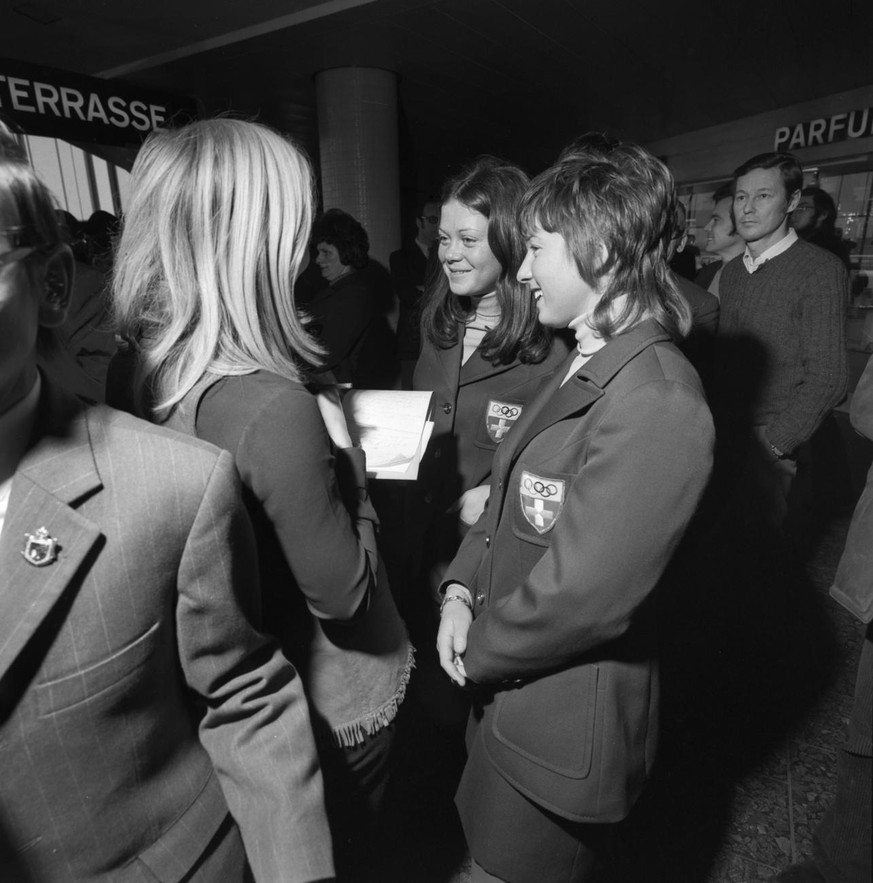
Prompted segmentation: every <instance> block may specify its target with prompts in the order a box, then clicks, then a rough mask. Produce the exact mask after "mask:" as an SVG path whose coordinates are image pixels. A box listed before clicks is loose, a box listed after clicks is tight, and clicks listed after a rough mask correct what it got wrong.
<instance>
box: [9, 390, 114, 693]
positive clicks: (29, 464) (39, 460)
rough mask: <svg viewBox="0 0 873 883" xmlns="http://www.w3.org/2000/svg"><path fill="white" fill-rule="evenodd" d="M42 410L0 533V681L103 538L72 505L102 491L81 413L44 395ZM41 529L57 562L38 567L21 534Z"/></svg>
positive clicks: (64, 399)
mask: <svg viewBox="0 0 873 883" xmlns="http://www.w3.org/2000/svg"><path fill="white" fill-rule="evenodd" d="M40 408H41V411H42V413H45V414H46V415H47V416H46V417H45V418H44V419H43V418H41V419H40V428H39V430H38V434H37V441H36V443H35V444H34V445H33V446H32V447H31V449H30V450H29V451H28V452H27V454H25V457H24V459H23V460H22V462H21V464H20V465H19V467H18V469H17V470H16V473H15V477H14V478H13V481H12V491H11V494H10V498H9V507H8V511H7V516H6V521H5V523H4V525H3V533H2V535H0V678H2V677H3V676H4V675H5V674H6V672H7V671H8V669H9V666H10V665H11V664H12V663H13V662H14V661H15V659H16V657H17V656H18V654H19V653H20V652H21V650H22V649H23V648H24V646H25V645H26V644H27V642H28V641H29V639H30V638H31V636H32V635H33V633H34V631H35V630H36V629H37V628H38V626H39V624H40V623H41V622H42V621H43V620H44V619H45V617H46V615H47V614H48V613H49V611H50V610H51V609H52V607H53V606H54V604H55V603H56V602H57V600H58V599H59V598H60V596H61V595H62V593H63V591H64V589H65V588H66V587H67V586H68V585H69V584H70V582H71V581H72V579H73V577H74V576H75V574H76V572H77V571H78V570H79V567H80V565H81V564H82V561H83V560H84V558H85V557H86V555H88V553H89V552H90V551H91V549H92V548H93V547H94V545H95V543H96V542H97V541H98V539H99V538H100V536H101V531H100V528H99V527H98V526H97V525H96V524H94V523H93V522H91V521H89V520H88V519H87V518H84V517H83V516H82V515H80V514H79V513H78V512H76V511H75V510H74V509H73V508H72V507H71V504H72V503H74V502H75V501H76V500H78V499H81V498H82V497H83V496H86V495H89V494H91V493H93V492H95V491H96V490H98V489H99V488H100V487H101V481H100V476H99V473H98V471H97V465H96V463H95V461H94V454H93V450H92V447H91V439H90V434H89V430H88V424H87V421H86V419H85V417H84V416H83V415H82V414H81V407H80V406H78V403H77V402H76V401H75V400H74V399H73V400H71V399H69V398H67V397H66V396H65V395H64V394H58V393H56V392H55V391H54V390H50V389H47V390H45V391H44V393H43V398H42V401H41V404H40ZM46 409H47V410H46ZM41 527H44V528H45V530H46V532H47V534H48V535H49V536H50V537H52V538H53V539H55V540H56V541H57V544H58V546H57V555H56V558H55V559H54V560H53V561H51V562H50V563H48V564H45V565H44V566H41V567H38V566H36V565H34V564H32V563H30V561H29V560H27V559H26V558H25V557H24V555H23V554H22V553H23V552H24V549H25V545H26V543H27V536H28V535H33V534H36V532H37V531H38V530H39V528H41Z"/></svg>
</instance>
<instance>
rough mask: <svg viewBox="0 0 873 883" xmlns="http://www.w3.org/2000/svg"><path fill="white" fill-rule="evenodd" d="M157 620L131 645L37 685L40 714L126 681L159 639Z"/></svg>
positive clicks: (65, 708)
mask: <svg viewBox="0 0 873 883" xmlns="http://www.w3.org/2000/svg"><path fill="white" fill-rule="evenodd" d="M159 627H160V623H159V622H156V623H155V624H154V625H152V626H151V627H150V628H149V629H148V631H147V632H145V633H144V634H142V635H140V636H139V637H138V638H136V639H135V640H134V641H132V642H131V643H130V644H127V645H126V646H125V647H122V648H121V649H120V650H117V651H115V652H114V653H113V654H111V655H110V656H108V657H106V658H105V659H102V660H100V661H99V662H96V663H94V664H93V665H89V666H87V667H86V668H83V669H82V670H81V671H77V672H74V673H73V674H71V675H66V676H65V677H63V678H58V679H57V680H54V681H47V682H45V683H42V684H38V685H37V686H36V688H35V693H36V698H37V702H38V708H39V714H40V717H44V716H45V715H50V714H57V713H58V712H60V711H66V710H68V709H70V708H73V707H74V706H76V705H78V704H79V703H81V702H85V701H86V700H88V699H93V698H94V697H95V696H97V695H99V694H101V693H103V692H105V691H106V690H108V689H110V688H111V687H113V686H115V685H116V684H118V683H120V682H121V681H124V680H125V679H126V678H128V677H129V676H130V675H131V674H132V673H133V672H135V671H136V670H137V669H139V668H140V667H141V666H142V665H143V664H144V663H145V662H146V660H147V659H148V658H149V657H150V656H151V655H152V652H153V650H154V648H155V645H156V644H157V642H158V629H159Z"/></svg>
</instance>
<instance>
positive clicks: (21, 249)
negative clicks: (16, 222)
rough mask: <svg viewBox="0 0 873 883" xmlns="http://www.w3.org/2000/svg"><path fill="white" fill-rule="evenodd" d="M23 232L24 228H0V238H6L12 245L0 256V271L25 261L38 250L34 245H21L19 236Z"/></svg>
mask: <svg viewBox="0 0 873 883" xmlns="http://www.w3.org/2000/svg"><path fill="white" fill-rule="evenodd" d="M24 230H25V228H24V227H0V236H4V237H6V239H8V240H9V242H10V243H11V245H12V248H10V249H9V251H4V252H3V253H2V254H0V270H2V269H3V268H4V267H6V266H8V265H9V264H14V263H16V262H18V261H23V260H26V259H27V258H29V257H30V256H31V255H32V254H33V253H34V252H35V251H37V249H38V248H39V246H36V245H22V244H21V238H22V237H21V234H22V232H24Z"/></svg>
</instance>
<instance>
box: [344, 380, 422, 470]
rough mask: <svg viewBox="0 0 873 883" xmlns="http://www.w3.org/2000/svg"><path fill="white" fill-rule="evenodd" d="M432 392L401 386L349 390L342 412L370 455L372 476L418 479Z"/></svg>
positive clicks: (351, 429)
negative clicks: (401, 387)
mask: <svg viewBox="0 0 873 883" xmlns="http://www.w3.org/2000/svg"><path fill="white" fill-rule="evenodd" d="M431 396H432V393H430V392H411V391H409V390H402V389H350V390H349V391H348V392H346V393H343V397H342V402H343V411H344V412H345V415H346V423H348V426H349V433H350V434H351V436H352V440H353V441H354V442H355V443H356V444H359V445H360V446H361V447H362V448H363V449H364V452H365V453H366V455H367V475H368V476H369V477H370V478H390V479H406V480H410V479H415V478H417V477H418V464H419V463H420V462H421V457H422V455H423V454H424V451H425V448H426V447H427V443H428V441H429V440H430V434H431V432H433V421H431V420H428V419H427V418H428V415H429V413H430V400H431Z"/></svg>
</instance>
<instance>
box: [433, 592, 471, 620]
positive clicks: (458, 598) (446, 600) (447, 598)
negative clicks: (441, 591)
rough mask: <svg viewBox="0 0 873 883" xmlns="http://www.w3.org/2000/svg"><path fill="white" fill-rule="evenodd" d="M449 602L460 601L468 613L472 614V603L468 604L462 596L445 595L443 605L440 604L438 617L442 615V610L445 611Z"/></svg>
mask: <svg viewBox="0 0 873 883" xmlns="http://www.w3.org/2000/svg"><path fill="white" fill-rule="evenodd" d="M449 601H460V602H461V603H462V604H463V605H464V607H466V608H467V610H469V611H470V613H472V612H473V604H472V602H470V601H469V600H468V599H467V598H465V597H464V596H463V595H446V596H445V598H443V603H442V604H440V616H442V615H443V610H445V607H446V604H448V603H449Z"/></svg>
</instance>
